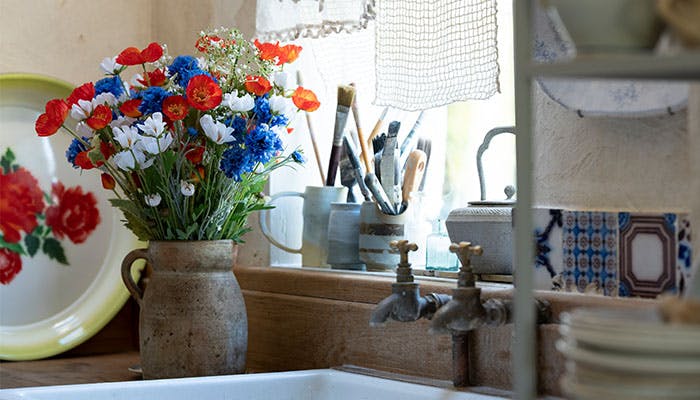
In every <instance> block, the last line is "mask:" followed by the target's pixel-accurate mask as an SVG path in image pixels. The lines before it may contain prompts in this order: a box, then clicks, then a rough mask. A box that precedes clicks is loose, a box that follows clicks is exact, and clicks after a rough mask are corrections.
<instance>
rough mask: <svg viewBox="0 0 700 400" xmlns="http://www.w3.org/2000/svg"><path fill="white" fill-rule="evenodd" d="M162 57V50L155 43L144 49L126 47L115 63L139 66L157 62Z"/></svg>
mask: <svg viewBox="0 0 700 400" xmlns="http://www.w3.org/2000/svg"><path fill="white" fill-rule="evenodd" d="M162 56H163V48H162V47H161V46H160V45H159V44H158V43H156V42H153V43H151V44H149V45H148V46H147V47H146V48H145V49H143V50H139V49H137V48H136V47H127V48H126V49H124V50H123V51H122V52H121V53H119V55H118V56H117V63H119V64H121V65H140V64H145V63H147V62H155V61H158V59H159V58H160V57H162Z"/></svg>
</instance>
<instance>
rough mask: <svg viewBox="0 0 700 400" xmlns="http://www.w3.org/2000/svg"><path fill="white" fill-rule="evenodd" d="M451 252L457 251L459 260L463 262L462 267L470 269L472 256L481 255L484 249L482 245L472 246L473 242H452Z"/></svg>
mask: <svg viewBox="0 0 700 400" xmlns="http://www.w3.org/2000/svg"><path fill="white" fill-rule="evenodd" d="M450 252H452V253H455V254H456V255H457V258H458V259H459V262H460V263H461V264H462V268H461V269H463V270H464V269H468V270H470V269H471V256H472V255H477V256H480V255H482V254H484V249H482V248H481V246H478V245H475V246H472V244H471V242H459V244H457V243H452V244H451V245H450Z"/></svg>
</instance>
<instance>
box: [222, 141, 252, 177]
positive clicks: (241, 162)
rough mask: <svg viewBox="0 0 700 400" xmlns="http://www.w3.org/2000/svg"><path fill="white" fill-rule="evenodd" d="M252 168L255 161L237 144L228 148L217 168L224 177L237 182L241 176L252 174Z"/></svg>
mask: <svg viewBox="0 0 700 400" xmlns="http://www.w3.org/2000/svg"><path fill="white" fill-rule="evenodd" d="M254 167H255V161H254V160H253V159H252V158H251V154H250V153H249V152H248V151H246V149H244V148H242V147H241V146H239V145H238V144H234V145H233V146H229V148H228V149H226V151H224V154H223V156H222V157H221V162H220V163H219V168H220V169H221V170H222V171H223V172H224V175H226V176H227V177H229V178H232V179H233V180H235V181H237V182H239V181H240V180H241V174H243V173H245V172H252V171H253V168H254Z"/></svg>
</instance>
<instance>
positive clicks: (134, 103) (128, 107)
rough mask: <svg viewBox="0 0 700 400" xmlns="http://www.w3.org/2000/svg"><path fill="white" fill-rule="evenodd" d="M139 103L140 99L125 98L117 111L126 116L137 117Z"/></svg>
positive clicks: (138, 115) (139, 114)
mask: <svg viewBox="0 0 700 400" xmlns="http://www.w3.org/2000/svg"><path fill="white" fill-rule="evenodd" d="M140 105H141V99H132V100H127V101H125V102H124V103H122V105H121V106H119V111H121V112H122V114H124V115H126V116H127V117H131V118H138V117H140V116H141V111H139V106H140Z"/></svg>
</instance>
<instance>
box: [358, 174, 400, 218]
mask: <svg viewBox="0 0 700 400" xmlns="http://www.w3.org/2000/svg"><path fill="white" fill-rule="evenodd" d="M365 183H366V184H367V188H368V189H369V190H370V192H372V194H373V195H374V200H375V201H376V202H377V204H378V205H379V208H380V209H381V210H382V212H383V213H384V214H389V215H395V214H396V212H395V211H394V208H393V207H392V206H391V204H390V203H389V198H388V197H387V195H386V193H385V192H384V189H382V185H380V184H379V180H378V179H377V176H376V175H374V174H373V173H371V172H370V173H368V174H367V175H365Z"/></svg>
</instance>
